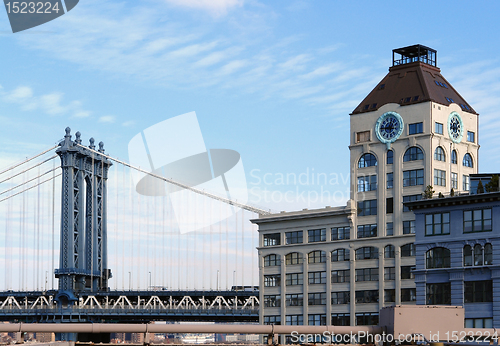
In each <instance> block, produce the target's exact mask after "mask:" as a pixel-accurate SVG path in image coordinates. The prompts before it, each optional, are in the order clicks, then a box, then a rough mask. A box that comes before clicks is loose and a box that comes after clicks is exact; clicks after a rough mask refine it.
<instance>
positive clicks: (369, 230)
mask: <svg viewBox="0 0 500 346" xmlns="http://www.w3.org/2000/svg"><path fill="white" fill-rule="evenodd" d="M376 236H377V224H372V225H360V226H358V239H360V238H372V237H376Z"/></svg>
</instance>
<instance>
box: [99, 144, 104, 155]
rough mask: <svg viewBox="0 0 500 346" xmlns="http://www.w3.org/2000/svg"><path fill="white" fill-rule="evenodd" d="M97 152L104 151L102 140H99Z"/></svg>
mask: <svg viewBox="0 0 500 346" xmlns="http://www.w3.org/2000/svg"><path fill="white" fill-rule="evenodd" d="M99 152H100V153H103V152H104V142H99Z"/></svg>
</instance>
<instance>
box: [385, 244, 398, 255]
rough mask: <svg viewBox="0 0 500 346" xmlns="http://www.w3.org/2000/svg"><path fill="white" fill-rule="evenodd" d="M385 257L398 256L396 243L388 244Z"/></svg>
mask: <svg viewBox="0 0 500 346" xmlns="http://www.w3.org/2000/svg"><path fill="white" fill-rule="evenodd" d="M384 257H385V258H394V257H396V251H395V249H394V245H387V246H386V247H385V248H384Z"/></svg>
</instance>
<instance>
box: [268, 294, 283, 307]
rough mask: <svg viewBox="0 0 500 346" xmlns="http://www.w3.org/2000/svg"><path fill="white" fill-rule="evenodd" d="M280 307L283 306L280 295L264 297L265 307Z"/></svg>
mask: <svg viewBox="0 0 500 346" xmlns="http://www.w3.org/2000/svg"><path fill="white" fill-rule="evenodd" d="M280 306H281V296H279V295H278V296H277V295H272V296H264V307H266V308H279V307H280Z"/></svg>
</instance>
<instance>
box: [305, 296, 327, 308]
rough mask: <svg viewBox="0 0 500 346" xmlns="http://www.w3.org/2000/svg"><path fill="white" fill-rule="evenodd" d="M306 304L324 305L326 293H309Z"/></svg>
mask: <svg viewBox="0 0 500 346" xmlns="http://www.w3.org/2000/svg"><path fill="white" fill-rule="evenodd" d="M307 304H308V305H326V293H309V296H308V299H307Z"/></svg>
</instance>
